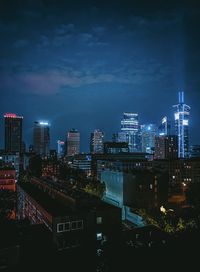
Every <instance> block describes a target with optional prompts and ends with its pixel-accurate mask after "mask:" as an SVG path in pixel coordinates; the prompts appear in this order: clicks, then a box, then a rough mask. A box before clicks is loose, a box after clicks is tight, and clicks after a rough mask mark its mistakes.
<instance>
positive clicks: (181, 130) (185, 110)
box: [173, 92, 190, 158]
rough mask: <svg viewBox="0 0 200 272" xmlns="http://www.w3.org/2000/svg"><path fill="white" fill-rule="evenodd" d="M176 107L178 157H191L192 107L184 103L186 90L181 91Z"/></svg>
mask: <svg viewBox="0 0 200 272" xmlns="http://www.w3.org/2000/svg"><path fill="white" fill-rule="evenodd" d="M173 107H174V108H175V112H174V117H175V133H176V135H177V136H178V157H179V158H188V157H189V115H190V107H189V106H188V105H186V104H185V103H184V92H179V104H178V105H174V106H173Z"/></svg>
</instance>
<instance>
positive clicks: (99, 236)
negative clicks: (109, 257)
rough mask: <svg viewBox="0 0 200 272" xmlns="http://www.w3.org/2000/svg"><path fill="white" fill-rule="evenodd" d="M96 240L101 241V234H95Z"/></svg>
mask: <svg viewBox="0 0 200 272" xmlns="http://www.w3.org/2000/svg"><path fill="white" fill-rule="evenodd" d="M97 240H98V241H100V240H102V233H101V232H98V233H97Z"/></svg>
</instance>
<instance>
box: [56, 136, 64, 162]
mask: <svg viewBox="0 0 200 272" xmlns="http://www.w3.org/2000/svg"><path fill="white" fill-rule="evenodd" d="M64 154H65V142H64V141H61V140H58V141H57V155H58V158H62V157H63V156H64Z"/></svg>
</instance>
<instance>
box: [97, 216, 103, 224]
mask: <svg viewBox="0 0 200 272" xmlns="http://www.w3.org/2000/svg"><path fill="white" fill-rule="evenodd" d="M97 224H102V217H101V216H98V217H97Z"/></svg>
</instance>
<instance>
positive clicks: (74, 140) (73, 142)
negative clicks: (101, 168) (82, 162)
mask: <svg viewBox="0 0 200 272" xmlns="http://www.w3.org/2000/svg"><path fill="white" fill-rule="evenodd" d="M79 153H80V132H78V130H77V129H71V130H70V131H69V132H68V133H67V155H68V156H74V155H77V154H79Z"/></svg>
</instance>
